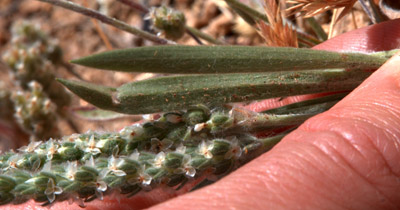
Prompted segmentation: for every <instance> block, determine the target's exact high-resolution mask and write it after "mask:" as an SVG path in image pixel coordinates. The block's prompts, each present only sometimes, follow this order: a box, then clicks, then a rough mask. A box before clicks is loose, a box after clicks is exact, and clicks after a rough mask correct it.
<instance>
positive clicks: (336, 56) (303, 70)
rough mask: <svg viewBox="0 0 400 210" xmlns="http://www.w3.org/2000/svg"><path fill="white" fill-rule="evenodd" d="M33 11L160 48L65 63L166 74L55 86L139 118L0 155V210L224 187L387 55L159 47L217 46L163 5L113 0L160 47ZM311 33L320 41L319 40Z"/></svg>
mask: <svg viewBox="0 0 400 210" xmlns="http://www.w3.org/2000/svg"><path fill="white" fill-rule="evenodd" d="M40 1H43V2H48V3H51V4H55V5H58V6H61V7H64V8H67V9H71V10H73V11H76V12H80V13H83V14H85V15H88V16H90V17H92V18H97V19H98V20H100V21H102V22H105V23H107V24H110V25H113V26H115V27H117V28H120V29H122V30H125V31H128V32H130V33H133V34H135V35H138V36H140V37H142V38H144V39H148V40H151V41H154V42H156V43H159V44H167V45H165V46H160V45H159V46H149V47H137V48H132V49H123V50H114V51H109V52H104V53H99V54H95V55H90V56H87V57H84V58H79V59H77V60H73V61H72V63H75V64H78V65H83V66H88V67H94V68H98V69H103V70H112V71H125V72H152V73H163V74H174V75H172V76H165V77H159V78H154V79H148V80H144V81H140V82H132V83H127V84H124V85H122V86H120V87H108V86H103V85H99V84H92V83H88V82H82V81H76V80H67V79H61V78H60V79H58V81H59V82H60V83H61V84H63V85H64V86H65V87H66V88H68V89H69V90H70V91H72V92H73V93H75V94H76V95H78V96H79V97H80V98H82V99H84V100H86V101H87V102H89V103H91V104H93V105H95V106H97V107H98V108H101V109H104V110H110V111H114V112H119V113H124V114H140V115H143V121H141V122H139V123H137V124H134V125H130V126H127V127H125V128H123V129H122V130H120V131H118V132H95V131H89V132H86V133H83V134H73V135H69V136H64V137H62V138H60V139H50V140H47V141H32V142H31V143H30V144H29V145H27V146H24V147H22V148H20V149H18V151H9V152H6V153H3V154H2V155H1V156H0V168H1V175H0V204H9V203H12V204H20V203H23V202H25V201H27V200H29V199H34V200H35V201H37V202H40V203H42V204H43V205H50V204H53V203H54V202H56V201H64V200H70V199H72V200H74V201H77V202H78V203H79V204H80V205H81V206H84V202H89V201H92V200H94V199H96V198H98V199H103V197H104V196H106V195H110V194H115V193H119V194H126V195H127V196H133V195H135V194H136V193H138V192H140V191H150V190H152V189H154V188H158V187H171V188H174V189H180V188H181V187H182V186H184V185H185V184H186V183H187V182H190V181H192V180H196V179H199V178H200V177H203V176H206V178H210V179H211V177H217V178H219V177H222V176H224V175H226V174H228V173H229V172H231V171H232V170H234V169H235V168H237V167H239V166H241V165H243V164H244V163H246V162H248V161H250V160H252V159H254V158H255V157H257V156H258V155H260V154H262V153H264V152H266V151H268V150H269V149H271V148H272V147H273V146H274V145H275V144H277V143H278V142H279V141H280V139H282V138H283V137H284V136H285V135H286V134H287V133H289V132H290V131H291V130H293V129H295V128H296V127H297V126H299V125H300V124H301V123H303V122H304V121H305V120H307V119H308V118H310V117H312V116H314V115H316V114H319V113H321V112H324V111H326V110H328V109H329V108H331V107H332V106H333V105H334V104H335V103H337V102H338V101H339V100H341V99H342V98H343V97H345V96H346V94H347V93H349V92H350V91H351V90H353V89H354V88H355V87H357V86H358V85H359V84H360V83H361V82H362V81H363V80H364V79H365V78H367V77H368V76H369V75H370V74H371V72H372V71H371V70H373V69H376V68H378V67H379V66H381V65H382V64H383V63H384V62H385V61H386V60H387V59H389V58H390V57H391V56H392V55H393V54H394V53H395V52H397V51H396V50H395V51H388V52H376V53H371V54H363V53H354V52H348V53H337V52H328V51H317V50H312V49H306V48H284V47H250V46H182V45H176V43H175V41H172V40H169V39H173V40H179V38H180V37H182V36H183V33H189V34H190V35H191V36H193V37H196V38H199V39H204V40H206V41H208V42H210V43H213V44H216V45H217V44H224V43H225V42H224V41H221V40H219V39H217V38H214V37H210V36H209V35H206V34H204V33H203V32H201V31H198V30H197V29H192V28H190V27H188V26H186V25H185V21H184V20H185V18H184V16H183V14H182V13H178V12H176V11H174V10H172V9H170V8H167V7H165V6H162V7H160V8H152V9H147V8H145V7H143V6H141V5H137V4H136V3H134V2H130V1H127V0H120V1H121V2H122V3H129V5H130V6H132V8H136V9H137V8H141V9H139V10H140V11H141V12H148V13H149V14H148V15H149V17H150V18H151V19H152V20H153V24H154V27H155V28H156V29H157V30H158V32H161V33H160V34H161V35H164V36H165V37H164V38H163V37H158V36H155V35H153V34H151V33H149V32H145V31H141V30H140V29H137V28H133V27H131V26H129V25H127V24H125V23H123V22H121V21H118V20H115V19H112V18H109V17H107V16H105V15H103V14H100V13H98V12H97V11H94V10H90V9H87V8H83V7H80V6H79V5H76V4H74V3H72V2H68V1H64V0H40ZM226 2H227V3H228V5H230V6H231V7H233V10H234V11H237V12H238V13H239V14H240V15H241V16H245V18H246V19H247V21H248V22H250V23H251V24H253V25H254V26H255V27H258V24H257V23H258V22H259V21H263V24H266V25H265V26H264V27H270V26H271V27H272V25H268V24H270V23H269V22H271V21H268V17H267V16H265V15H263V14H260V13H259V12H257V11H255V10H252V9H251V8H249V7H246V6H245V5H243V4H242V3H240V2H239V1H236V0H229V1H228V0H227V1H226ZM160 15H161V16H166V17H167V18H162V17H160ZM271 24H272V23H271ZM264 29H265V28H264ZM296 33H297V32H296ZM296 33H294V34H296ZM321 33H322V32H321V31H319V33H318V34H319V37H324V36H322V35H321ZM297 34H299V33H297ZM165 38H166V39H165ZM299 40H303V41H304V42H307V43H310V41H316V42H320V40H319V38H318V37H313V36H312V35H308V34H306V35H304V34H300V35H299ZM177 74H178V75H177ZM313 93H324V94H323V95H325V96H323V97H318V98H315V99H311V100H305V101H302V102H297V103H293V104H289V105H286V106H282V107H278V108H275V109H270V110H267V111H265V112H262V113H258V112H253V111H250V110H248V109H246V108H245V107H244V105H245V103H248V102H251V101H254V100H263V99H271V98H277V97H288V96H296V95H301V94H313Z"/></svg>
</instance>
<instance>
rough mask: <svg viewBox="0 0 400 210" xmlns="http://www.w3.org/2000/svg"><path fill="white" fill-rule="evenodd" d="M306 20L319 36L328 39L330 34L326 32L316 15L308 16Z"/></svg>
mask: <svg viewBox="0 0 400 210" xmlns="http://www.w3.org/2000/svg"><path fill="white" fill-rule="evenodd" d="M306 21H307V22H308V24H309V25H310V26H311V28H312V29H313V30H314V32H315V33H316V34H317V36H318V37H319V38H320V39H321V40H322V41H325V40H327V39H328V35H327V34H326V33H325V31H324V29H323V28H322V27H321V25H320V24H319V23H318V22H317V21H316V20H315V18H314V17H310V18H306Z"/></svg>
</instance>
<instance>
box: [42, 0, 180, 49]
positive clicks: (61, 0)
mask: <svg viewBox="0 0 400 210" xmlns="http://www.w3.org/2000/svg"><path fill="white" fill-rule="evenodd" d="M38 1H41V2H46V3H50V4H53V5H55V6H59V7H62V8H65V9H68V10H71V11H74V12H77V13H81V14H83V15H86V16H88V17H91V18H95V19H97V20H99V21H101V22H103V23H105V24H108V25H111V26H114V27H116V28H118V29H121V30H123V31H126V32H129V33H131V34H134V35H136V36H139V37H141V38H143V39H147V40H150V41H153V42H155V43H158V44H170V45H174V44H176V43H175V42H173V41H170V40H166V39H163V38H160V37H158V36H156V35H153V34H151V33H148V32H146V31H143V30H140V29H138V28H135V27H132V26H130V25H128V24H126V23H124V22H122V21H120V20H117V19H115V18H110V17H108V16H106V15H103V14H101V13H99V12H97V11H95V10H92V9H89V8H85V7H82V6H80V5H78V4H75V3H73V2H70V1H65V0H38Z"/></svg>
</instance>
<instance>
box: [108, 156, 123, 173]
mask: <svg viewBox="0 0 400 210" xmlns="http://www.w3.org/2000/svg"><path fill="white" fill-rule="evenodd" d="M123 162H124V160H122V159H119V158H115V157H114V155H112V156H111V158H110V159H109V160H108V167H107V168H108V171H111V173H113V174H114V175H115V176H126V173H125V171H123V170H119V169H118V167H119V166H121V164H122V163H123Z"/></svg>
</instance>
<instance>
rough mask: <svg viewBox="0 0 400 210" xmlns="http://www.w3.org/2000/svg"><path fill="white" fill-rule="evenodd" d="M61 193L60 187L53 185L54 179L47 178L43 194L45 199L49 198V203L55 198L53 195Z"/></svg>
mask: <svg viewBox="0 0 400 210" xmlns="http://www.w3.org/2000/svg"><path fill="white" fill-rule="evenodd" d="M61 193H62V189H61V187H58V186H55V185H54V180H53V179H49V182H48V183H47V188H46V190H45V191H44V194H46V196H47V199H48V200H49V202H50V203H53V201H54V200H55V199H56V196H55V195H59V194H61Z"/></svg>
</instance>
